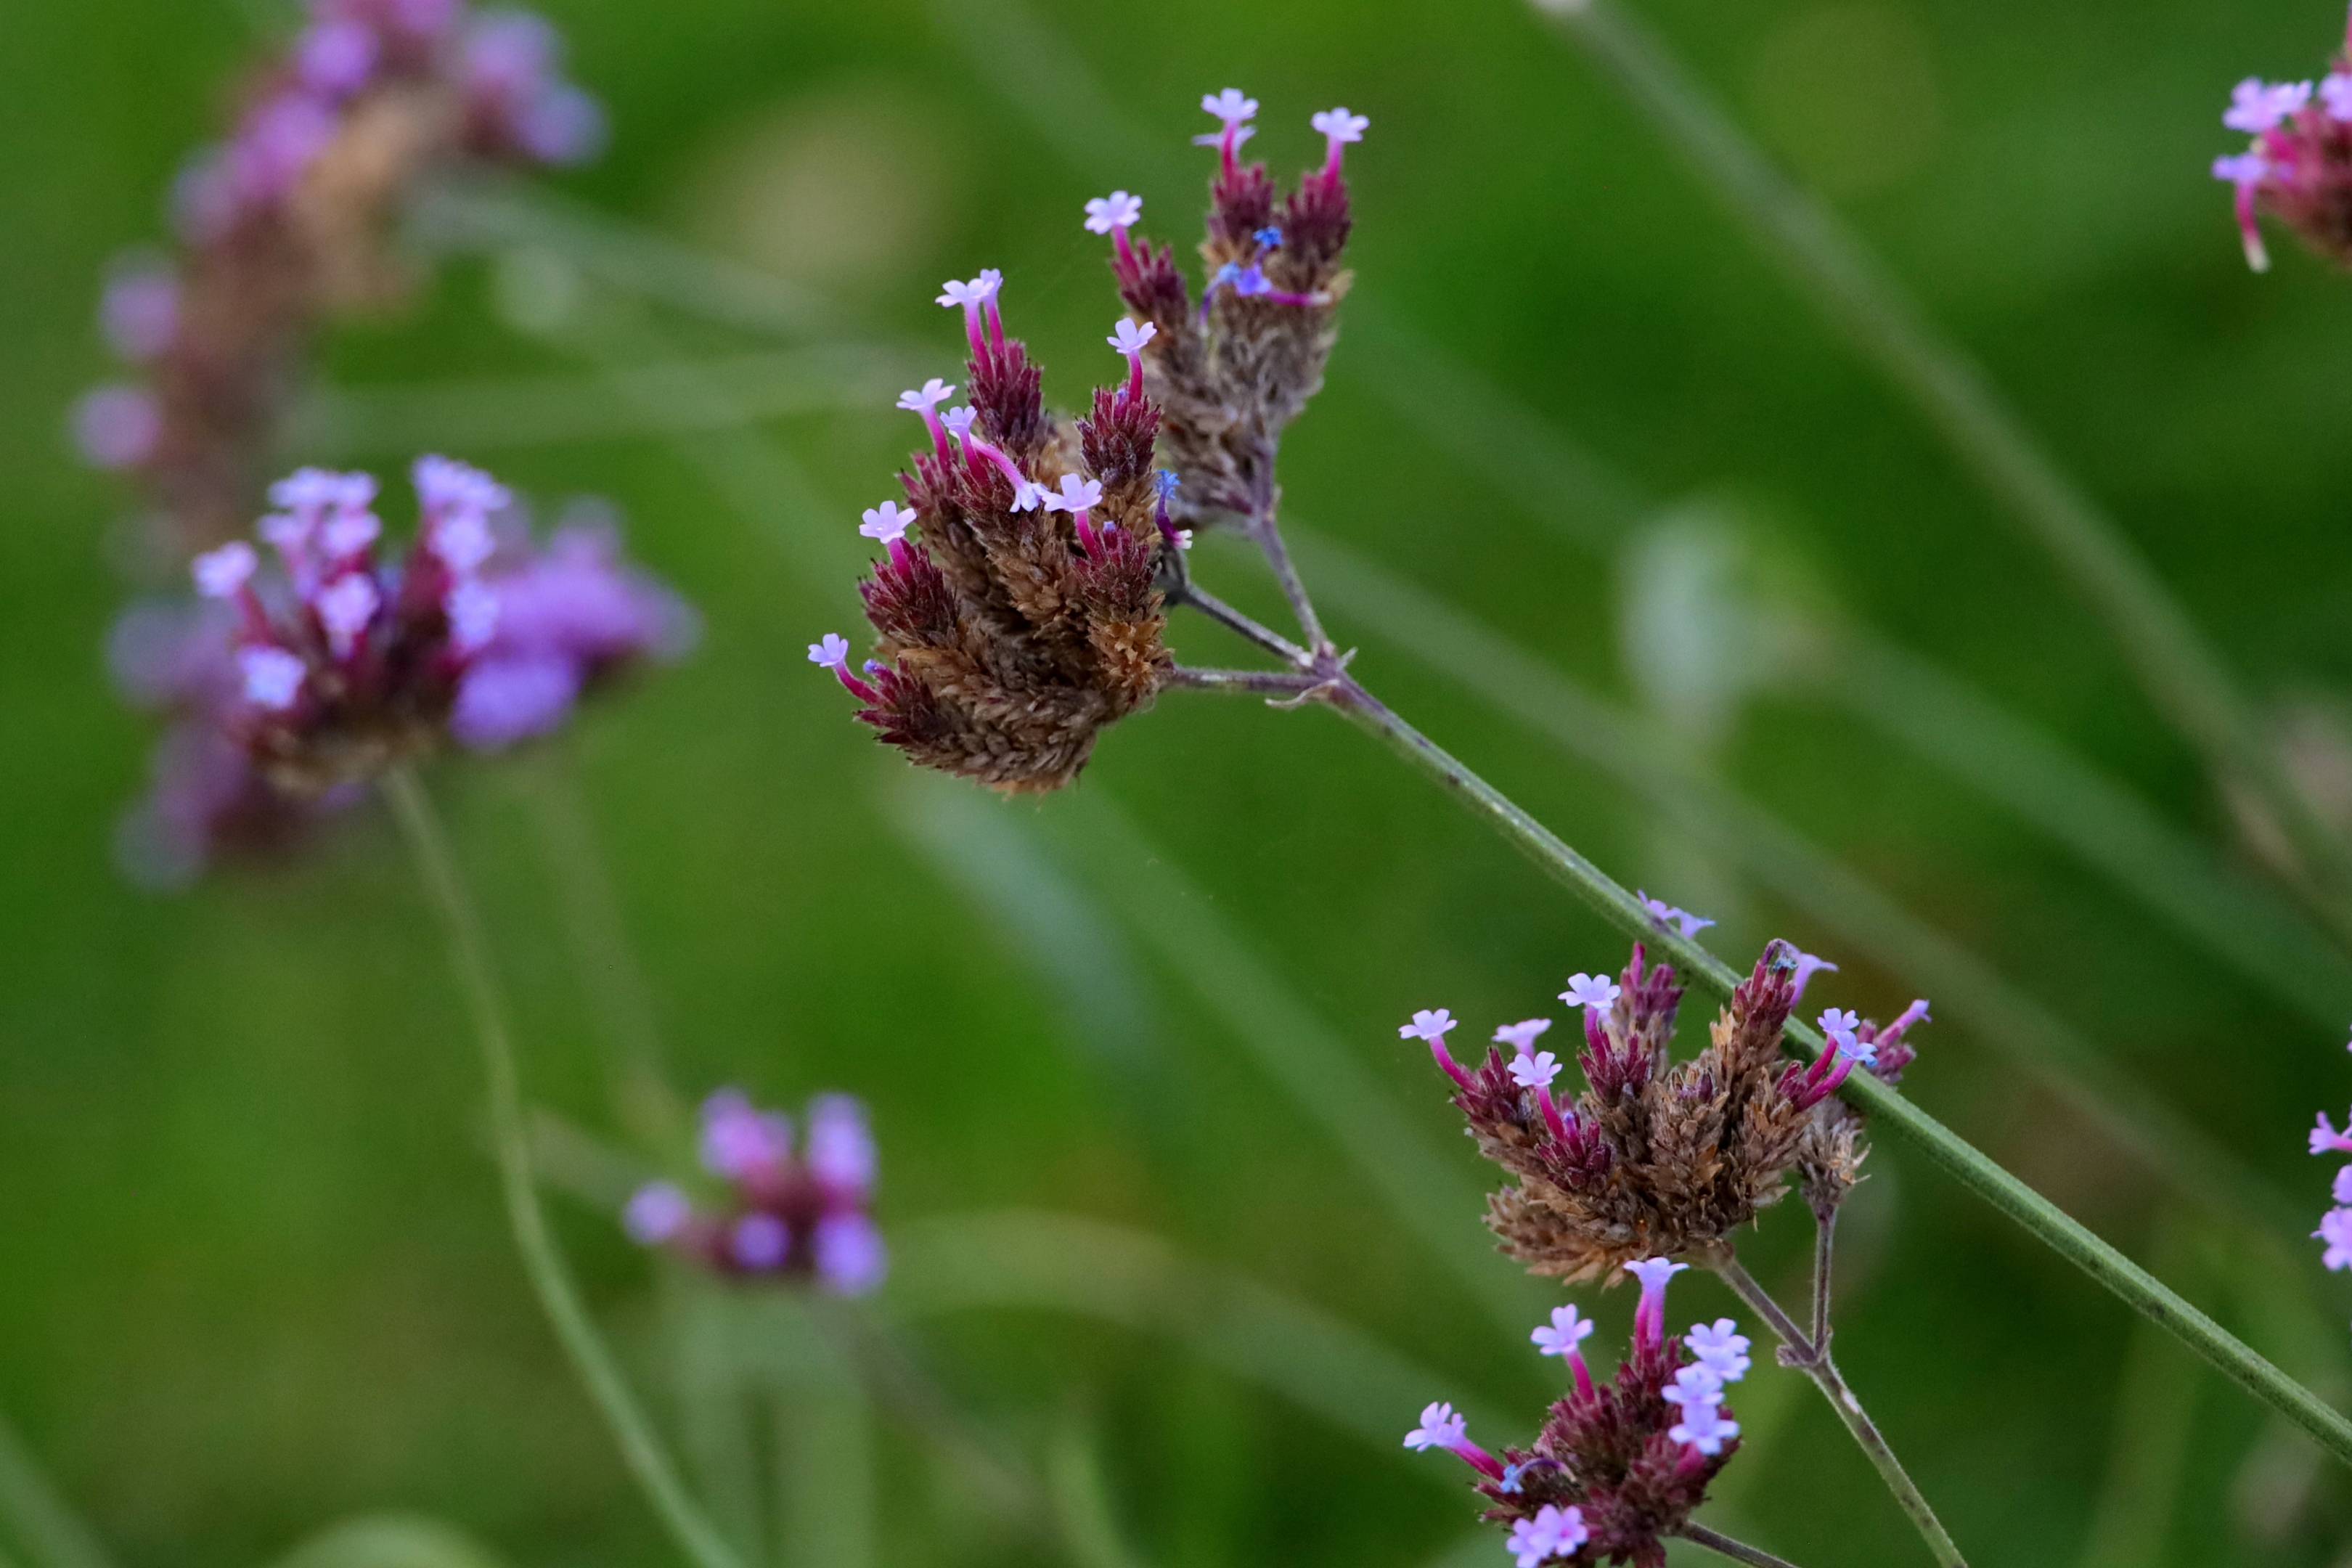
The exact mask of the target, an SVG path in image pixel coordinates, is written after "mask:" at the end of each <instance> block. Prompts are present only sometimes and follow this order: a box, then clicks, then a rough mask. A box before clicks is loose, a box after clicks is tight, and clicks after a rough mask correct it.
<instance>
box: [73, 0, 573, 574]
mask: <svg viewBox="0 0 2352 1568" xmlns="http://www.w3.org/2000/svg"><path fill="white" fill-rule="evenodd" d="M603 140H604V119H603V115H602V113H601V111H600V110H598V109H597V107H596V105H595V102H594V101H593V100H592V99H590V98H589V97H588V96H587V95H586V94H584V93H583V92H582V91H581V90H580V89H578V88H577V87H575V86H573V85H572V83H570V82H569V81H567V80H565V79H564V78H563V76H562V70H561V50H560V48H559V47H558V42H557V39H556V37H555V33H554V30H553V29H552V28H551V27H550V26H548V25H547V23H545V22H544V21H542V20H541V19H540V18H539V17H537V16H532V15H530V14H529V13H527V12H520V11H488V12H482V13H479V14H472V15H469V14H468V13H467V9H466V7H465V6H464V5H463V4H462V3H461V0H311V5H310V22H309V24H308V26H305V27H304V28H303V30H302V32H301V33H300V35H299V37H297V38H296V39H295V40H294V41H293V43H292V44H291V45H290V46H289V47H288V48H287V49H286V50H285V51H284V53H283V54H282V55H280V56H279V57H278V58H276V59H275V60H273V61H271V62H269V63H268V65H267V66H265V67H264V68H262V69H261V70H260V71H259V72H257V75H256V77H255V79H254V85H253V88H252V89H251V90H250V92H249V93H248V95H247V99H246V101H245V106H244V108H243V109H242V110H241V111H240V112H239V114H238V117H237V120H236V129H235V131H234V132H232V133H231V135H230V136H229V137H228V139H227V140H226V141H225V142H220V143H218V144H217V145H215V146H212V147H209V148H206V149H205V150H204V151H203V152H201V153H198V154H197V155H196V156H195V157H194V159H193V160H192V161H191V162H190V163H189V164H188V166H187V168H186V169H185V170H184V172H183V174H181V176H180V179H179V182H178V184H177V185H176V186H175V187H174V191H173V212H174V216H175V221H176V226H177V228H178V231H179V238H180V241H181V244H182V247H183V250H182V252H181V254H180V255H179V256H178V257H177V258H175V259H167V258H163V257H159V256H154V255H145V256H141V257H136V258H126V259H125V260H124V261H123V262H121V263H118V265H117V266H116V267H115V268H113V269H112V271H111V273H110V277H109V279H108V282H107V286H106V289H105V292H104V295H103V297H102V299H101V300H100V307H99V317H100V328H101V330H102V331H103V333H104V335H105V338H106V341H107V342H108V343H109V345H110V347H112V349H113V350H114V351H115V353H117V354H119V355H120V356H121V358H122V359H123V361H124V362H125V363H128V364H131V365H132V366H135V367H138V368H139V369H140V370H141V371H142V373H143V377H142V381H141V382H140V383H138V384H131V383H123V384H114V385H109V386H103V387H100V388H98V389H97V390H95V391H93V392H91V393H89V395H86V396H84V397H83V399H82V400H81V402H80V403H79V405H77V407H76V409H75V412H74V419H73V425H74V434H75V437H76V439H77V441H78V442H79V445H80V447H81V449H82V452H83V454H84V456H86V457H87V458H89V461H90V462H91V463H93V464H95V465H97V466H98V467H100V468H121V469H131V470H135V471H137V472H138V473H139V474H140V475H141V477H142V479H144V480H145V481H146V482H147V483H148V485H149V487H150V488H151V489H152V491H153V492H154V500H156V501H157V503H158V504H159V505H160V507H161V508H162V510H163V514H164V517H165V519H166V521H167V522H168V524H169V526H170V530H171V532H172V534H173V536H174V538H175V540H176V542H177V543H178V544H179V545H180V546H181V547H182V548H183V549H184V550H186V551H191V552H192V551H194V550H195V549H198V548H201V547H202V546H204V545H207V544H213V543H217V542H221V541H222V540H224V539H226V538H227V537H228V536H229V535H230V534H232V533H233V532H234V531H236V528H237V527H238V526H239V525H240V522H241V520H242V519H243V518H244V517H245V516H246V515H247V513H248V511H249V509H250V506H251V502H252V490H253V489H254V488H255V485H256V482H257V479H258V478H259V475H258V474H257V472H256V471H255V463H256V461H257V455H258V454H259V453H260V452H261V451H262V450H263V448H264V447H266V445H267V437H268V433H269V431H270V428H271V426H272V424H273V423H274V420H275V417H276V414H277V410H278V405H279V404H280V403H281V402H282V400H283V395H284V392H285V388H286V385H287V384H288V383H289V380H290V379H291V375H292V371H293V367H294V363H295V360H296V357H297V356H298V355H299V353H300V350H301V348H302V345H303V342H304V340H305V338H306V337H307V335H308V331H309V328H310V325H311V323H312V322H313V321H314V320H315V319H316V318H318V317H319V316H320V314H321V313H323V312H325V311H328V310H334V309H338V308H348V307H351V306H354V305H363V304H368V303H373V302H377V301H380V300H383V299H385V298H387V297H389V296H391V295H393V294H394V293H396V292H397V291H398V290H399V289H400V288H401V286H402V285H403V283H404V275H403V274H402V273H401V271H400V270H399V268H395V267H394V266H393V265H391V264H390V262H389V260H388V258H387V255H386V250H385V246H384V230H385V227H386V225H387V221H388V220H389V218H390V217H391V216H392V215H393V214H394V211H395V210H396V209H397V207H398V205H399V204H400V203H401V202H402V200H404V198H405V196H406V195H408V193H409V192H410V190H412V189H413V188H414V187H415V184H417V183H418V182H419V181H420V180H422V179H424V178H425V177H426V176H428V175H429V174H432V173H433V172H435V171H436V170H438V169H441V168H444V167H446V166H448V165H451V164H453V163H463V162H467V161H473V162H492V163H574V162H577V161H579V160H580V159H583V158H585V157H587V156H588V155H590V154H591V153H593V152H595V151H596V150H597V148H598V147H599V146H600V145H601V144H602V142H603Z"/></svg>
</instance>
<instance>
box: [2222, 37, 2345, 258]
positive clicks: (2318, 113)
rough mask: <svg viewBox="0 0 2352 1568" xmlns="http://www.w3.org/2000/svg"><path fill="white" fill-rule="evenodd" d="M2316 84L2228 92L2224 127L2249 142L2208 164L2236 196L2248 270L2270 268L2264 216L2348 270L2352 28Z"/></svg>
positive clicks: (2249, 86)
mask: <svg viewBox="0 0 2352 1568" xmlns="http://www.w3.org/2000/svg"><path fill="white" fill-rule="evenodd" d="M2331 63H2332V65H2333V68H2332V69H2331V70H2329V71H2328V73H2327V74H2326V76H2325V77H2323V78H2321V79H2319V81H2318V82H2317V83H2313V82H2310V81H2280V82H2266V81H2264V80H2263V79H2262V78H2260V77H2251V76H2250V77H2248V78H2247V79H2245V80H2243V81H2242V82H2240V83H2239V84H2238V85H2237V87H2236V88H2235V89H2232V90H2231V94H2230V107H2229V108H2228V109H2226V110H2223V111H2222V114H2221V123H2222V124H2223V125H2225V126H2228V127H2229V128H2230V129H2231V130H2232V131H2242V132H2246V133H2247V134H2249V135H2250V136H2252V138H2253V141H2252V142H2251V143H2250V144H2249V145H2248V146H2247V148H2246V150H2245V151H2244V152H2242V153H2232V154H2231V155H2229V156H2227V157H2221V158H2216V159H2214V160H2213V177H2214V178H2215V179H2217V180H2226V181H2228V182H2229V183H2230V184H2231V188H2232V189H2233V190H2235V192H2236V193H2237V209H2238V232H2239V235H2240V237H2242V239H2243V240H2244V242H2245V247H2246V265H2247V266H2249V267H2251V268H2253V269H2254V270H2255V271H2257V272H2263V271H2267V270H2269V268H2270V264H2271V258H2270V253H2269V252H2268V251H2266V250H2264V249H2263V235H2262V230H2261V228H2260V227H2259V226H2257V225H2256V222H2255V218H2256V216H2257V215H2258V214H2261V213H2268V214H2270V215H2271V216H2273V217H2275V218H2277V219H2279V221H2281V222H2282V223H2284V224H2285V225H2286V226H2288V227H2289V228H2291V229H2293V230H2294V232H2295V233H2296V234H2298V235H2300V236H2302V237H2303V242H2304V243H2305V245H2308V246H2310V247H2311V248H2312V249H2313V250H2315V251H2316V252H2317V253H2318V254H2319V255H2321V256H2324V257H2326V258H2327V259H2328V260H2330V261H2333V262H2335V263H2336V265H2338V266H2340V267H2352V28H2347V36H2346V45H2345V52H2344V53H2342V54H2339V55H2337V56H2336V59H2335V60H2334V61H2333V62H2331Z"/></svg>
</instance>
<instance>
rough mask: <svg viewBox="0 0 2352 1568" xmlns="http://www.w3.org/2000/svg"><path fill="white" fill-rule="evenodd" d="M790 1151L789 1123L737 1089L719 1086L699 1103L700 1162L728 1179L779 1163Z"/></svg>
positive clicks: (761, 1170)
mask: <svg viewBox="0 0 2352 1568" xmlns="http://www.w3.org/2000/svg"><path fill="white" fill-rule="evenodd" d="M792 1152H793V1128H792V1123H791V1122H789V1121H785V1120H784V1118H783V1117H782V1116H780V1115H777V1114H776V1113H774V1112H773V1111H763V1110H759V1109H757V1108H756V1107H754V1106H753V1105H752V1103H751V1100H748V1099H746V1098H745V1097H744V1095H743V1092H742V1091H741V1090H740V1089H720V1090H719V1091H718V1092H717V1093H715V1094H713V1095H711V1096H710V1098H709V1099H708V1100H704V1101H703V1102H702V1164H703V1168H704V1169H705V1170H707V1171H709V1173H711V1174H712V1175H714V1176H719V1177H721V1178H723V1179H725V1180H728V1181H735V1180H739V1179H740V1178H742V1177H745V1176H751V1175H757V1174H760V1173H764V1172H767V1171H769V1170H771V1169H772V1168H774V1167H776V1166H779V1165H781V1164H782V1163H783V1162H784V1161H785V1160H786V1159H787V1158H788V1157H790V1155H791V1154H792Z"/></svg>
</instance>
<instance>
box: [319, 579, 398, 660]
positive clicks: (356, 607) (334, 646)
mask: <svg viewBox="0 0 2352 1568" xmlns="http://www.w3.org/2000/svg"><path fill="white" fill-rule="evenodd" d="M311 607H312V608H314V609H315V610H317V612H318V615H319V624H320V626H324V627H325V628H326V632H327V647H329V648H330V649H331V650H332V651H333V653H334V656H335V657H336V658H350V657H351V656H352V649H353V648H354V647H358V646H359V641H360V639H361V638H362V637H364V636H365V635H366V634H367V629H368V626H370V625H371V624H372V623H373V621H374V620H375V613H376V612H377V611H378V610H380V609H382V608H383V595H382V594H381V593H379V592H377V590H376V585H375V580H374V579H373V577H370V576H368V575H367V574H365V573H362V572H352V573H349V574H345V575H343V576H341V577H338V578H336V579H335V580H334V582H332V583H331V584H328V585H327V586H326V588H324V589H323V590H321V591H320V594H319V595H318V596H317V597H316V598H315V599H313V600H312V601H311Z"/></svg>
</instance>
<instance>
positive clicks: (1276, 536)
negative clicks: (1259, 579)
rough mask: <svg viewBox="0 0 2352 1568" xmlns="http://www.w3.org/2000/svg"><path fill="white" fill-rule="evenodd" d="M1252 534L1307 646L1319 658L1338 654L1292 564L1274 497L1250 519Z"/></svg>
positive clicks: (1296, 569)
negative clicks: (1278, 519)
mask: <svg viewBox="0 0 2352 1568" xmlns="http://www.w3.org/2000/svg"><path fill="white" fill-rule="evenodd" d="M1249 531H1250V537H1251V538H1252V539H1255V540H1256V541H1257V547H1258V549H1260V550H1261V551H1263V552H1265V564H1266V568H1267V570H1269V571H1271V572H1272V573H1273V574H1274V580H1275V581H1276V582H1277V583H1279V584H1282V595H1283V597H1284V598H1286V599H1288V600H1289V601H1290V613H1291V614H1292V615H1294V616H1297V617H1298V629H1299V631H1300V633H1301V634H1302V635H1304V636H1305V637H1306V638H1307V647H1308V648H1309V649H1311V650H1312V651H1313V652H1314V654H1315V656H1316V657H1317V658H1325V657H1328V655H1330V654H1331V653H1332V652H1333V651H1334V650H1333V648H1332V647H1331V639H1330V638H1329V637H1327V636H1325V635H1324V631H1323V622H1322V619H1321V617H1319V616H1317V615H1316V614H1315V601H1314V600H1313V599H1311V598H1309V597H1307V584H1306V583H1305V582H1304V581H1302V580H1301V579H1300V577H1299V575H1298V568H1297V566H1295V565H1293V564H1292V563H1291V560H1290V548H1289V546H1287V545H1286V544H1284V543H1283V542H1282V525H1281V524H1280V523H1278V522H1276V521H1275V519H1274V499H1273V497H1272V496H1271V495H1269V496H1268V497H1266V499H1265V504H1264V505H1262V506H1260V507H1259V508H1258V509H1257V512H1256V515H1255V516H1253V517H1252V518H1251V519H1250V521H1249Z"/></svg>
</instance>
